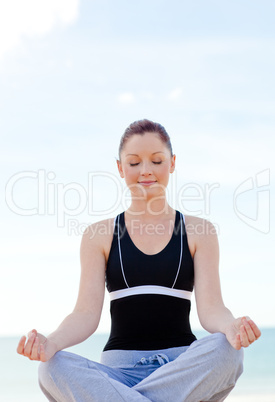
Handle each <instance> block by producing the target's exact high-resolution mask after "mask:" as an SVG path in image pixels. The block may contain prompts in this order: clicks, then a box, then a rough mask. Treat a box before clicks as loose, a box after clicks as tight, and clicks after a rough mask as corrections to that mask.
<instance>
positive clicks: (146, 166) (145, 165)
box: [140, 161, 152, 176]
mask: <svg viewBox="0 0 275 402" xmlns="http://www.w3.org/2000/svg"><path fill="white" fill-rule="evenodd" d="M140 174H141V175H142V176H149V175H151V174H152V166H151V164H150V162H147V161H144V162H142V164H141V171H140Z"/></svg>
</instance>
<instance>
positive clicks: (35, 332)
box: [28, 329, 37, 337]
mask: <svg viewBox="0 0 275 402" xmlns="http://www.w3.org/2000/svg"><path fill="white" fill-rule="evenodd" d="M33 333H34V334H35V336H36V335H37V331H36V329H32V330H31V331H30V332H29V333H28V337H30V336H32V334H33Z"/></svg>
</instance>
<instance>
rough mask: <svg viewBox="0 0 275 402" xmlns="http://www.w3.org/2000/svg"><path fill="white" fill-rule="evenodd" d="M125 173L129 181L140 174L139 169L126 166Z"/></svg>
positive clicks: (126, 179)
mask: <svg viewBox="0 0 275 402" xmlns="http://www.w3.org/2000/svg"><path fill="white" fill-rule="evenodd" d="M124 175H125V181H126V183H127V182H128V181H131V180H132V179H134V178H136V177H137V176H138V171H137V169H135V168H129V167H126V168H125V169H124Z"/></svg>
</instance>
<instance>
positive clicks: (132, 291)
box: [110, 285, 192, 301]
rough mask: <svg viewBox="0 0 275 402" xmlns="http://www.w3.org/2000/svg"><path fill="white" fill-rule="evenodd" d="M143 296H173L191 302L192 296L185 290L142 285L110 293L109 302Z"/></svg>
mask: <svg viewBox="0 0 275 402" xmlns="http://www.w3.org/2000/svg"><path fill="white" fill-rule="evenodd" d="M145 294H154V295H165V296H173V297H179V298H180V299H187V300H191V296H192V292H189V291H187V290H180V289H171V288H167V287H165V286H156V285H144V286H134V287H132V288H126V289H120V290H115V291H114V292H110V300H111V301H112V300H116V299H121V298H122V297H127V296H135V295H145Z"/></svg>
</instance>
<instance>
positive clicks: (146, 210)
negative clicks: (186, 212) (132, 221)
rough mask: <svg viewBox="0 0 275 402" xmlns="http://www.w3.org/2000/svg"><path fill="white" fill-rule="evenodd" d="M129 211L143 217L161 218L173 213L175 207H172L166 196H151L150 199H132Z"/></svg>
mask: <svg viewBox="0 0 275 402" xmlns="http://www.w3.org/2000/svg"><path fill="white" fill-rule="evenodd" d="M127 213H128V214H129V215H132V216H134V217H139V218H141V219H147V218H148V219H152V218H155V219H159V218H160V217H163V216H168V215H170V214H171V213H173V208H171V207H170V205H169V204H168V202H167V200H166V198H165V197H163V198H162V197H161V198H160V197H156V198H151V199H150V200H149V201H148V200H147V201H145V200H142V201H141V200H135V199H132V202H131V205H130V207H129V208H128V209H127Z"/></svg>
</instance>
